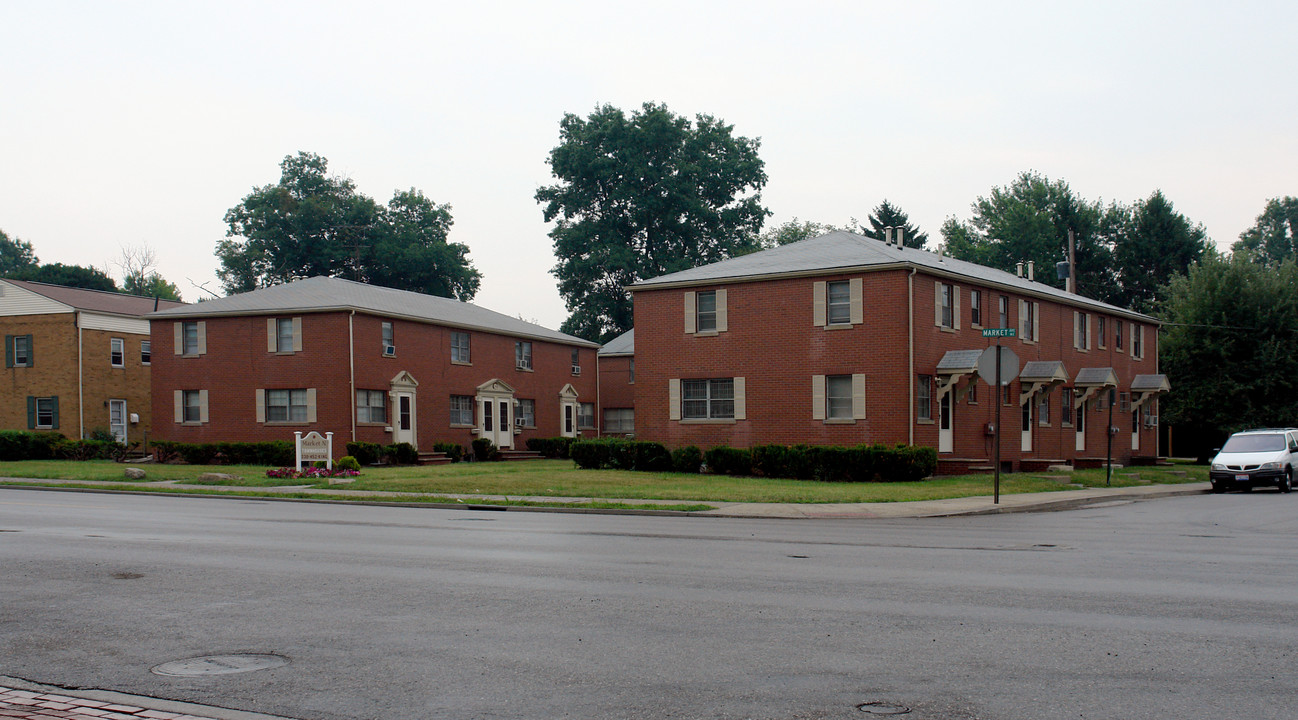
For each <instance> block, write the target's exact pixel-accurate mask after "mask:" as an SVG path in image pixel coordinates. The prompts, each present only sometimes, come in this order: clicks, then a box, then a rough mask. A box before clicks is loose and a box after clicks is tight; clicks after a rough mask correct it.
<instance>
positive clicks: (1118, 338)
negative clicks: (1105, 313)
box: [1113, 320, 1122, 351]
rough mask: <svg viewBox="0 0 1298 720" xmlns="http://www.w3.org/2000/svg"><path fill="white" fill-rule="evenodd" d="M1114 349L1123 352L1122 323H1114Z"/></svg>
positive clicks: (1118, 321)
mask: <svg viewBox="0 0 1298 720" xmlns="http://www.w3.org/2000/svg"><path fill="white" fill-rule="evenodd" d="M1113 349H1114V350H1118V351H1121V350H1122V321H1121V320H1114V321H1113Z"/></svg>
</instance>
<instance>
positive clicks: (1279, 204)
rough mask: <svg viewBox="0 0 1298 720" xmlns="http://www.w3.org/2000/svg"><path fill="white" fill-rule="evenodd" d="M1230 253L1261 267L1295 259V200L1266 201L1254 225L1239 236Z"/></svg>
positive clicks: (1297, 213) (1297, 219) (1297, 228)
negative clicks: (1242, 256) (1246, 257)
mask: <svg viewBox="0 0 1298 720" xmlns="http://www.w3.org/2000/svg"><path fill="white" fill-rule="evenodd" d="M1232 250H1233V251H1234V252H1235V253H1237V254H1246V255H1248V257H1250V258H1252V259H1253V260H1255V261H1256V262H1260V263H1265V264H1276V263H1280V262H1282V261H1284V260H1285V259H1286V258H1290V259H1294V258H1298V198H1295V197H1287V196H1286V197H1283V198H1272V199H1270V200H1268V201H1267V203H1266V209H1265V210H1263V211H1262V214H1261V215H1258V216H1257V222H1255V223H1254V224H1253V227H1251V228H1249V229H1247V230H1245V231H1244V232H1242V233H1240V235H1239V242H1237V243H1235V244H1234V246H1232Z"/></svg>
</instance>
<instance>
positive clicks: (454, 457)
mask: <svg viewBox="0 0 1298 720" xmlns="http://www.w3.org/2000/svg"><path fill="white" fill-rule="evenodd" d="M433 452H439V453H446V457H448V458H450V460H451V462H453V463H457V462H459V461H461V460H463V459H464V446H463V445H461V444H459V443H453V442H438V443H433Z"/></svg>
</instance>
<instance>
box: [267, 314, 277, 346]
mask: <svg viewBox="0 0 1298 720" xmlns="http://www.w3.org/2000/svg"><path fill="white" fill-rule="evenodd" d="M266 352H272V353H273V352H279V322H278V321H277V320H276V319H275V318H266Z"/></svg>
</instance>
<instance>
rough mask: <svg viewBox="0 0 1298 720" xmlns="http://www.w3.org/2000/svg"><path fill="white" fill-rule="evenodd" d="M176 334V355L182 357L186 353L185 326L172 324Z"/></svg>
mask: <svg viewBox="0 0 1298 720" xmlns="http://www.w3.org/2000/svg"><path fill="white" fill-rule="evenodd" d="M172 327H174V328H175V334H176V354H177V355H180V354H182V353H184V352H185V324H184V323H172Z"/></svg>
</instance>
